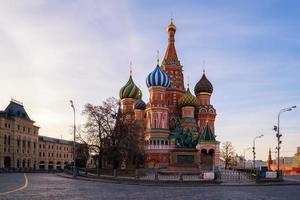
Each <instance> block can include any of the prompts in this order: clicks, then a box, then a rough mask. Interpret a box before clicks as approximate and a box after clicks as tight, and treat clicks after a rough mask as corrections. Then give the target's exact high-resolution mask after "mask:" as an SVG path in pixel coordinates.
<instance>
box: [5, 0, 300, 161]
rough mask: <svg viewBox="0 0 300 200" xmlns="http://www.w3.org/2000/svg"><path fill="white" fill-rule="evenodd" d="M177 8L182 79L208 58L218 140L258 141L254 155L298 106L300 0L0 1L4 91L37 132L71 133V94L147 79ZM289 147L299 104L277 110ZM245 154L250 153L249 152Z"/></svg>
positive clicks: (77, 96) (78, 97) (298, 127)
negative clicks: (25, 112)
mask: <svg viewBox="0 0 300 200" xmlns="http://www.w3.org/2000/svg"><path fill="white" fill-rule="evenodd" d="M172 15H173V17H174V22H175V24H176V26H177V32H176V36H175V37H176V38H175V39H176V48H177V54H178V57H179V59H180V61H181V64H182V65H183V66H184V75H185V83H186V81H187V77H189V79H190V84H191V87H194V85H195V83H196V82H197V81H198V80H199V79H200V77H201V73H202V68H201V65H202V63H203V61H204V60H205V62H206V72H207V77H208V78H209V79H210V81H211V82H212V83H213V85H214V94H213V96H212V103H213V104H214V106H215V108H216V109H217V113H218V115H217V120H216V131H217V135H218V137H217V138H218V139H219V140H220V141H221V142H223V141H232V143H233V145H234V146H235V149H236V151H237V152H238V153H241V152H242V151H243V149H245V148H247V147H249V146H251V145H252V139H253V138H254V137H255V136H256V135H259V134H264V135H265V137H263V138H262V139H260V140H259V141H257V149H258V151H259V153H258V158H259V159H266V158H267V152H268V148H269V147H271V148H274V147H275V141H276V140H275V133H274V132H273V131H272V127H273V125H274V124H275V123H276V116H277V113H278V111H279V110H280V109H281V108H284V107H287V106H291V105H298V106H299V107H300V79H299V76H300V21H299V18H300V4H299V2H297V1H276V0H270V1H176V2H175V1H61V0H59V1H58V0H57V1H43V0H34V1H33V0H32V1H31V0H28V1H4V0H3V1H0V44H1V45H0V69H1V71H0V74H1V78H0V85H1V91H2V95H1V97H0V106H1V109H4V108H5V107H6V105H7V104H8V102H9V100H10V98H11V97H13V98H16V99H18V100H20V101H23V102H24V104H25V107H26V109H27V110H28V112H29V114H30V116H31V118H33V119H34V120H35V121H36V122H37V125H39V126H41V130H40V134H42V135H49V136H53V137H63V138H65V139H71V138H72V136H71V134H70V129H71V128H70V127H71V124H72V110H71V107H70V105H69V99H73V100H74V102H75V105H76V108H77V110H78V123H83V122H84V119H83V117H82V116H80V115H79V114H80V111H81V110H82V109H83V106H84V104H85V103H87V102H90V103H95V104H99V103H101V101H102V100H104V99H105V98H107V97H109V96H116V97H117V95H118V91H119V89H120V87H121V86H123V85H124V84H125V82H126V81H127V79H128V71H129V62H130V61H132V62H133V77H134V80H135V82H136V84H137V85H141V87H142V89H143V93H144V100H147V98H148V96H147V88H146V85H145V77H146V76H147V74H148V73H149V72H150V71H152V70H153V69H154V67H155V58H156V50H157V49H158V50H159V51H160V52H161V57H162V56H163V53H164V52H165V49H166V45H167V33H166V26H167V25H168V23H169V21H170V17H171V16H172ZM281 119H282V120H281V122H282V126H281V127H282V132H283V135H284V136H283V148H282V150H283V155H286V156H291V155H293V154H294V153H295V151H296V147H297V146H300V123H299V121H300V108H298V109H296V110H294V111H293V112H289V113H284V114H283V115H282V118H281ZM246 156H247V157H248V158H251V152H250V151H248V152H247V154H246Z"/></svg>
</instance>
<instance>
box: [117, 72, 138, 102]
mask: <svg viewBox="0 0 300 200" xmlns="http://www.w3.org/2000/svg"><path fill="white" fill-rule="evenodd" d="M139 92H140V89H139V88H138V87H137V86H136V85H135V83H134V82H133V80H132V76H131V74H130V76H129V80H128V81H127V83H126V84H125V85H124V86H123V87H122V88H121V89H120V92H119V96H120V99H125V98H134V99H137V98H138V95H139Z"/></svg>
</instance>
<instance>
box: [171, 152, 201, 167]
mask: <svg viewBox="0 0 300 200" xmlns="http://www.w3.org/2000/svg"><path fill="white" fill-rule="evenodd" d="M199 163H200V158H199V153H198V150H197V149H188V148H177V149H173V150H171V151H170V165H169V167H168V170H171V171H198V169H199Z"/></svg>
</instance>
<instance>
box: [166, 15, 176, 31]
mask: <svg viewBox="0 0 300 200" xmlns="http://www.w3.org/2000/svg"><path fill="white" fill-rule="evenodd" d="M170 30H173V31H174V32H176V26H175V24H173V18H171V23H170V24H169V25H168V26H167V32H169V31H170Z"/></svg>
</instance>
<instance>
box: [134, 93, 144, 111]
mask: <svg viewBox="0 0 300 200" xmlns="http://www.w3.org/2000/svg"><path fill="white" fill-rule="evenodd" d="M134 109H138V110H145V109H146V103H145V102H144V101H143V100H142V97H141V96H140V97H139V98H138V100H136V101H135V103H134Z"/></svg>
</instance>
